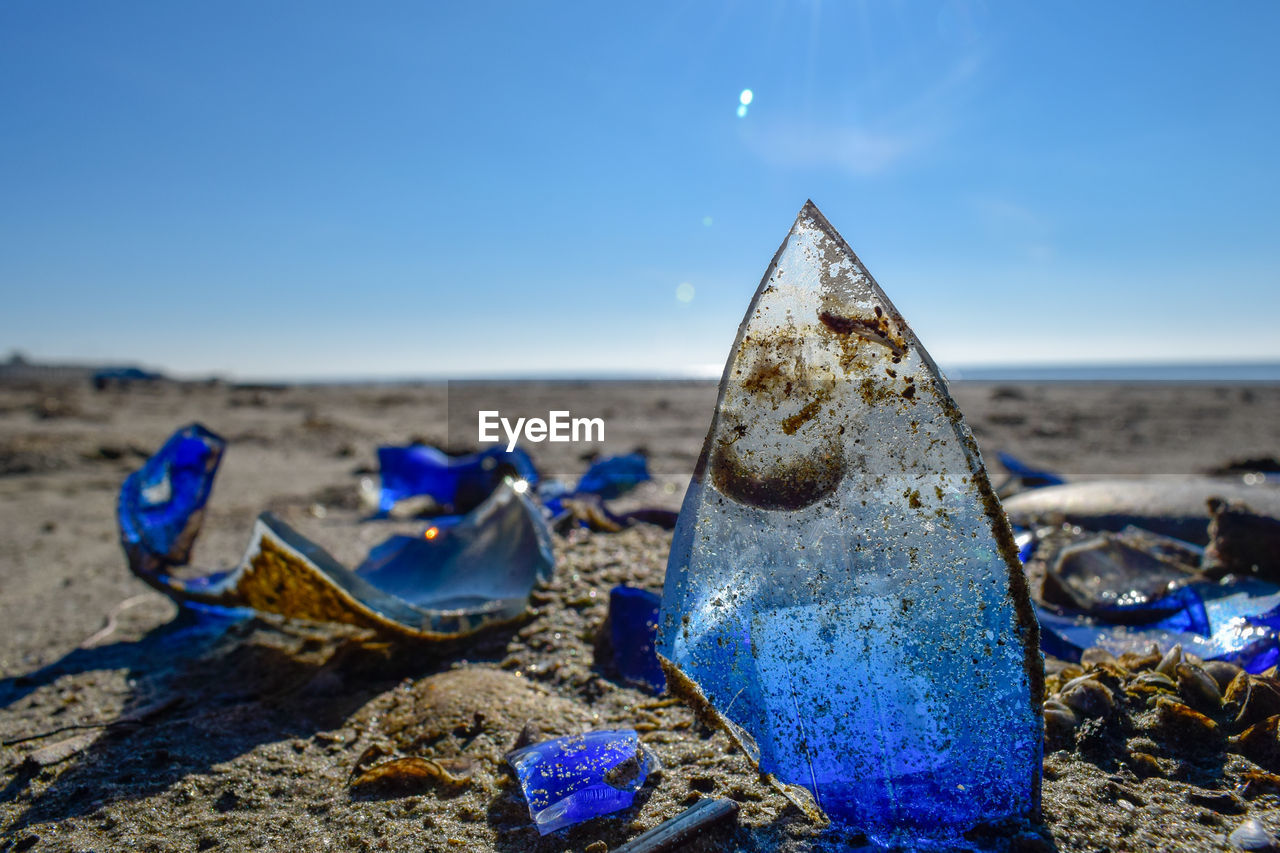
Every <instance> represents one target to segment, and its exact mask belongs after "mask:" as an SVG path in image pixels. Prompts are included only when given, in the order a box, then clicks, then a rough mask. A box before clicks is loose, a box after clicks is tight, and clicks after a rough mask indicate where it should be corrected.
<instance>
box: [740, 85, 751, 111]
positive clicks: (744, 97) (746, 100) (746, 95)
mask: <svg viewBox="0 0 1280 853" xmlns="http://www.w3.org/2000/svg"><path fill="white" fill-rule="evenodd" d="M754 98H755V93H754V92H752V91H751V90H750V89H743V90H742V94H741V95H739V96H738V103H740V104H742V105H743V106H744V107H746V106H750V105H751V101H752V100H753V99H754Z"/></svg>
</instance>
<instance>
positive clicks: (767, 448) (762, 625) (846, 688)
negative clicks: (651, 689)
mask: <svg viewBox="0 0 1280 853" xmlns="http://www.w3.org/2000/svg"><path fill="white" fill-rule="evenodd" d="M658 652H659V654H660V655H661V656H662V658H664V665H665V666H666V670H667V684H668V689H670V690H671V691H672V692H674V693H676V694H677V695H680V696H682V697H684V698H685V699H686V700H687V701H689V702H690V703H691V704H694V705H697V706H699V707H700V708H701V709H702V710H703V711H704V712H706V713H707V714H708V715H709V716H711V717H712V718H713V719H716V720H717V721H718V722H719V723H720V724H721V725H722V726H723V727H724V728H725V729H726V731H728V732H729V733H730V735H731V736H733V737H734V738H735V739H736V740H737V741H738V743H739V744H740V745H741V746H742V747H743V749H744V751H745V752H746V753H747V755H748V756H749V757H750V758H752V759H753V760H754V761H756V762H757V763H758V764H759V766H760V769H761V770H762V771H764V772H765V773H768V774H770V775H771V776H772V777H773V778H774V780H775V781H776V782H777V783H778V784H779V785H780V786H781V787H782V789H783V790H784V792H786V793H787V794H788V795H789V796H791V797H792V798H793V801H794V802H796V803H797V805H800V806H801V807H803V808H807V809H808V810H809V811H810V813H811V814H814V815H815V816H817V817H819V818H820V817H821V815H822V813H825V815H826V816H827V817H828V818H830V820H831V822H832V823H833V824H834V825H835V826H836V827H837V828H841V829H857V830H860V831H862V832H864V833H866V834H867V835H868V836H869V837H870V838H871V839H872V840H873V841H876V842H877V843H887V844H897V845H902V846H916V845H920V844H929V843H935V842H937V843H944V844H945V843H950V842H952V841H955V840H956V839H957V837H958V836H959V835H960V834H962V833H964V832H966V831H968V830H970V829H972V828H974V827H975V826H978V825H980V824H984V823H987V822H990V821H999V820H1002V819H1005V818H1008V817H1011V816H1029V815H1032V814H1034V813H1035V811H1036V810H1037V808H1038V802H1039V789H1040V768H1041V741H1042V718H1041V714H1040V703H1041V701H1042V698H1043V696H1042V694H1043V685H1042V666H1041V659H1040V654H1039V648H1038V643H1037V626H1036V621H1035V614H1034V611H1033V609H1032V607H1031V603H1030V599H1029V597H1028V592H1027V587H1026V579H1025V577H1024V575H1023V572H1022V568H1021V566H1020V564H1019V562H1018V559H1017V550H1016V548H1015V546H1014V543H1013V538H1012V535H1011V531H1010V529H1009V526H1008V523H1007V522H1006V520H1005V517H1004V514H1003V512H1002V511H1001V509H1000V505H999V502H998V500H997V499H996V497H995V493H994V491H993V490H992V488H991V485H990V482H989V480H988V478H987V475H986V472H985V470H984V468H983V466H982V462H981V459H980V457H979V454H978V450H977V447H976V445H975V444H974V442H973V439H972V437H971V435H970V433H969V431H968V428H967V427H966V426H965V425H964V422H963V420H962V419H961V417H960V414H959V412H958V410H957V409H956V406H955V403H954V402H953V401H952V399H951V397H950V395H949V393H948V391H947V387H946V383H945V380H943V378H942V376H941V375H940V374H939V372H938V371H937V369H936V367H935V365H934V363H933V361H932V359H930V357H929V356H928V354H927V353H926V352H925V351H924V349H923V347H921V345H920V342H919V341H918V340H917V339H916V337H915V335H914V334H913V333H912V332H911V330H910V329H909V328H908V326H907V324H906V322H905V321H904V320H903V319H902V316H901V315H900V314H899V313H898V311H897V309H895V308H894V307H893V305H892V303H890V302H889V300H888V298H887V297H885V295H884V293H883V291H881V290H880V288H879V286H878V285H876V284H875V282H874V281H873V280H872V278H871V276H870V274H869V273H868V272H867V271H866V269H865V268H864V267H863V266H862V263H861V262H860V261H859V260H858V259H857V257H856V256H855V255H854V254H853V252H852V250H851V249H850V248H849V247H848V245H847V244H846V243H845V242H844V240H843V239H842V238H840V236H839V235H838V234H836V232H835V231H834V230H833V229H832V228H831V226H830V225H829V224H828V223H827V221H826V220H825V219H824V218H823V216H822V214H820V213H819V212H818V211H817V209H816V208H815V207H814V206H813V205H812V204H807V205H806V206H805V208H804V209H803V210H802V211H801V213H800V216H799V218H798V219H797V220H796V223H795V226H794V227H793V228H792V230H791V233H790V234H789V235H788V237H787V239H786V242H784V243H783V245H782V248H781V249H780V250H779V251H778V254H777V255H776V256H775V258H774V261H773V263H772V264H771V265H770V267H769V270H768V272H767V273H766V274H765V277H764V281H763V282H762V283H761V285H760V288H759V290H758V291H757V292H756V295H755V298H754V299H753V300H752V303H751V306H750V308H749V309H748V312H747V316H746V318H745V320H744V321H743V324H742V327H741V328H740V329H739V332H738V338H737V340H736V342H735V344H734V348H733V351H732V353H731V354H730V356H729V361H728V364H727V366H726V368H725V373H724V378H723V379H722V381H721V385H720V399H719V401H718V403H717V407H716V413H715V416H714V419H713V422H712V425H711V429H710V431H709V433H708V436H707V440H706V443H705V444H704V446H703V451H702V456H701V459H700V460H699V462H698V465H697V467H696V469H695V471H694V476H693V480H692V482H691V483H690V486H689V490H688V492H687V493H686V496H685V502H684V507H683V509H682V510H681V513H680V520H679V523H678V524H677V527H676V533H675V537H674V540H673V543H672V548H671V556H670V560H669V562H668V564H667V576H666V585H665V588H664V593H663V603H662V616H661V620H660V623H659V643H658ZM819 810H820V811H819Z"/></svg>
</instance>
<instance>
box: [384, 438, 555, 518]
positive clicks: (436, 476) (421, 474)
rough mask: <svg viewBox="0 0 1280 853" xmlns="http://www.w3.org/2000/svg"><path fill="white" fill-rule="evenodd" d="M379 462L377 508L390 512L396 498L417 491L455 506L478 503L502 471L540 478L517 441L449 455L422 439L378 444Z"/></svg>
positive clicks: (456, 508) (531, 481) (531, 482)
mask: <svg viewBox="0 0 1280 853" xmlns="http://www.w3.org/2000/svg"><path fill="white" fill-rule="evenodd" d="M378 467H379V469H380V471H381V477H382V489H381V491H380V492H379V495H378V511H379V512H381V513H387V512H390V510H391V508H392V507H393V506H395V504H396V502H397V501H401V500H404V499H405V498H411V497H416V496H418V495H426V496H428V497H430V498H431V499H432V500H434V501H435V502H436V503H437V504H439V505H440V506H442V507H446V508H448V509H450V510H452V511H454V512H466V511H467V510H470V509H472V508H474V507H476V506H479V505H480V503H481V502H482V501H483V500H484V499H485V498H487V497H488V496H489V494H490V493H491V492H492V491H493V490H494V489H495V488H496V487H497V485H498V484H499V483H501V482H502V478H503V477H506V476H512V477H515V478H517V479H521V480H524V481H526V482H527V483H529V485H530V486H536V485H537V484H538V471H537V469H536V468H535V467H534V465H533V460H532V459H530V458H529V454H527V453H525V452H524V450H523V449H521V448H519V447H517V448H515V449H514V450H511V451H509V452H508V451H507V449H506V448H505V447H492V448H489V449H488V450H482V451H480V452H479V453H471V454H467V455H465V456H450V455H449V454H447V453H445V452H444V451H443V450H440V449H439V448H435V447H430V446H427V445H424V444H411V445H409V446H407V447H391V446H387V447H379V448H378Z"/></svg>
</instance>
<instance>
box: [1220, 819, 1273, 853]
mask: <svg viewBox="0 0 1280 853" xmlns="http://www.w3.org/2000/svg"><path fill="white" fill-rule="evenodd" d="M1227 841H1228V842H1229V843H1230V844H1231V846H1232V847H1234V848H1235V849H1236V850H1247V851H1250V853H1277V851H1280V842H1278V841H1277V840H1276V837H1275V836H1274V835H1272V834H1271V833H1270V832H1268V831H1267V828H1266V827H1265V826H1263V825H1262V824H1261V823H1259V822H1258V821H1256V820H1253V819H1252V818H1250V819H1249V820H1246V821H1245V822H1244V823H1242V824H1240V825H1239V826H1237V827H1236V828H1235V829H1233V830H1232V831H1231V834H1230V835H1228V836H1227Z"/></svg>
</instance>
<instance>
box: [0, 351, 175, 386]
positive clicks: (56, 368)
mask: <svg viewBox="0 0 1280 853" xmlns="http://www.w3.org/2000/svg"><path fill="white" fill-rule="evenodd" d="M164 379H167V377H166V376H165V375H164V374H162V373H157V372H155V371H151V370H146V369H144V368H141V367H138V366H136V365H127V364H110V365H107V364H52V363H49V364H45V363H40V362H34V361H30V360H29V359H28V358H27V357H26V356H25V355H24V354H23V353H21V352H14V353H12V354H10V356H9V358H8V360H6V361H4V362H0V384H5V385H26V384H38V385H74V384H77V383H86V384H89V383H92V384H94V385H95V386H97V387H106V386H107V385H109V384H112V383H119V384H127V383H129V382H135V381H148V382H155V381H160V380H164Z"/></svg>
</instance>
